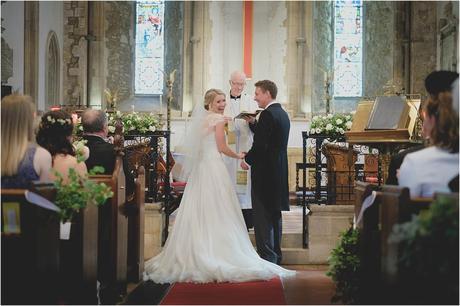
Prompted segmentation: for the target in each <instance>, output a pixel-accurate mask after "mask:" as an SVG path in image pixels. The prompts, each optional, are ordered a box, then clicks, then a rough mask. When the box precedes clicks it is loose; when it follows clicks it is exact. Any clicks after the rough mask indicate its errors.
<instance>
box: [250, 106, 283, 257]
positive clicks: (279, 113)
mask: <svg viewBox="0 0 460 306" xmlns="http://www.w3.org/2000/svg"><path fill="white" fill-rule="evenodd" d="M250 127H251V129H252V130H253V132H254V142H253V144H252V148H251V149H250V150H249V152H248V153H247V155H246V157H245V161H246V163H247V164H249V165H250V166H251V184H252V186H251V187H252V192H251V195H252V208H253V213H254V232H255V236H256V245H257V251H258V252H259V255H260V256H261V257H262V258H264V259H266V260H268V261H271V262H273V263H278V264H279V263H281V230H282V222H281V210H289V187H288V161H287V145H288V139H289V129H290V122H289V117H288V115H287V113H286V112H285V111H284V110H283V109H282V107H281V105H280V104H279V103H274V104H271V105H270V106H268V107H267V108H266V109H265V110H264V111H263V112H262V113H261V115H260V118H259V121H258V122H257V123H256V124H252V125H250Z"/></svg>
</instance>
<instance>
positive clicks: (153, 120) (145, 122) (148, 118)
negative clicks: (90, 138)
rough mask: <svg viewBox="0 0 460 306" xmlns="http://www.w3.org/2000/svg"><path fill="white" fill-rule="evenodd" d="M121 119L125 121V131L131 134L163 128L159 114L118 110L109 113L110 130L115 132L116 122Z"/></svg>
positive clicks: (145, 132) (151, 131)
mask: <svg viewBox="0 0 460 306" xmlns="http://www.w3.org/2000/svg"><path fill="white" fill-rule="evenodd" d="M117 119H121V121H122V123H123V133H124V134H126V135H129V134H147V133H153V132H155V131H156V130H160V129H161V128H162V124H161V122H160V120H159V118H158V115H157V114H154V113H137V112H134V111H133V112H130V113H121V112H120V111H117V112H116V113H113V114H111V115H109V132H110V133H113V132H115V122H116V120H117Z"/></svg>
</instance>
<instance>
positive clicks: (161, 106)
mask: <svg viewBox="0 0 460 306" xmlns="http://www.w3.org/2000/svg"><path fill="white" fill-rule="evenodd" d="M160 113H163V95H160Z"/></svg>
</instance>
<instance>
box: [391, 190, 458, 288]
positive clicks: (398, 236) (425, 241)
mask: <svg viewBox="0 0 460 306" xmlns="http://www.w3.org/2000/svg"><path fill="white" fill-rule="evenodd" d="M458 213H459V211H458V203H456V201H455V200H453V199H452V198H448V197H445V196H438V198H437V200H436V202H434V203H433V204H432V205H431V206H430V208H429V209H427V210H424V211H422V212H421V213H420V214H419V215H417V216H413V218H412V220H411V221H409V222H406V223H402V224H397V225H395V226H394V227H393V232H392V234H391V236H390V242H394V243H399V246H400V248H399V251H400V257H399V265H400V267H401V269H403V271H405V272H406V274H409V275H411V276H412V277H413V279H414V280H416V281H421V282H424V283H429V284H432V285H433V286H435V285H436V286H438V287H444V288H447V287H451V286H453V287H456V290H457V294H458V284H459V283H458V271H459V263H458V256H459V252H458V251H459V240H458V239H459V236H458Z"/></svg>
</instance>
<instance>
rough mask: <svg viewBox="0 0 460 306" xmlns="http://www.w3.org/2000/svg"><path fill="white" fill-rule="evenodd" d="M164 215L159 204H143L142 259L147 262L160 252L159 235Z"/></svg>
mask: <svg viewBox="0 0 460 306" xmlns="http://www.w3.org/2000/svg"><path fill="white" fill-rule="evenodd" d="M164 222H165V215H164V213H163V211H162V210H161V203H146V204H145V235H144V243H145V244H144V258H145V260H148V259H150V258H152V257H153V256H155V255H157V254H158V253H160V251H161V233H162V230H163V224H164Z"/></svg>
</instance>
